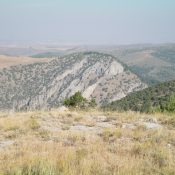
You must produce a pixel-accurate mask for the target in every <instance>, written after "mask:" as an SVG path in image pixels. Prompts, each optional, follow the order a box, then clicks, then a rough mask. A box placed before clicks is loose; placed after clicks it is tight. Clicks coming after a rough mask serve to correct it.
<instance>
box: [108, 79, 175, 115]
mask: <svg viewBox="0 0 175 175" xmlns="http://www.w3.org/2000/svg"><path fill="white" fill-rule="evenodd" d="M174 94H175V81H169V82H166V83H162V84H159V85H156V86H153V87H149V88H146V89H144V90H141V91H138V92H134V93H131V94H130V95H128V96H127V97H125V98H123V99H121V100H119V101H115V102H112V103H111V104H109V105H108V106H106V107H107V108H110V109H112V110H133V111H140V112H150V111H152V110H160V111H165V110H170V109H169V108H170V106H171V105H172V103H173V100H174ZM174 106H175V105H174ZM171 110H173V109H171Z"/></svg>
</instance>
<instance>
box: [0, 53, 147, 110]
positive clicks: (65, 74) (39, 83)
mask: <svg viewBox="0 0 175 175" xmlns="http://www.w3.org/2000/svg"><path fill="white" fill-rule="evenodd" d="M145 87H146V85H145V84H143V83H142V82H141V80H140V79H139V78H138V77H137V76H136V75H134V74H133V73H131V72H130V71H129V70H125V68H124V67H123V66H122V65H121V64H120V63H119V62H117V60H116V58H115V57H113V56H110V55H106V54H100V53H95V52H86V53H75V54H71V55H68V56H64V57H59V58H56V59H54V60H52V61H51V62H49V63H35V64H30V65H19V66H14V67H11V68H9V69H3V70H0V109H1V110H5V109H16V110H33V109H40V108H51V107H57V106H59V105H61V104H62V102H63V100H64V99H65V98H66V97H68V96H70V95H73V94H74V93H75V92H77V91H81V92H82V94H83V96H84V97H86V98H88V99H90V98H92V97H94V98H96V101H97V103H98V104H99V105H101V104H104V103H108V102H111V101H114V100H117V99H121V98H123V97H125V96H126V95H127V94H128V93H130V92H133V91H137V90H140V89H143V88H145Z"/></svg>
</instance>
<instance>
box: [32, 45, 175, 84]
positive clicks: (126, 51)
mask: <svg viewBox="0 0 175 175" xmlns="http://www.w3.org/2000/svg"><path fill="white" fill-rule="evenodd" d="M89 50H91V51H98V52H102V53H107V54H111V55H113V56H115V57H116V58H118V60H120V62H122V63H123V64H125V65H127V66H128V68H129V69H130V70H132V71H133V72H134V73H135V74H137V75H138V76H139V77H141V78H142V80H143V81H145V82H146V83H147V84H149V85H150V86H152V85H155V84H159V83H161V82H165V81H170V80H174V77H175V44H138V45H128V46H127V45H126V46H80V47H77V48H73V49H69V50H66V51H65V50H64V51H59V52H45V53H41V54H37V55H34V57H39V58H41V57H56V56H60V55H65V54H70V53H73V52H79V51H89Z"/></svg>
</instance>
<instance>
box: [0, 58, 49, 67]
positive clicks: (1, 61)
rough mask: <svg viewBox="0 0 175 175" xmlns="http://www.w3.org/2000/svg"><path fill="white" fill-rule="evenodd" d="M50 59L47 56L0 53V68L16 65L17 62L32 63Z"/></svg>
mask: <svg viewBox="0 0 175 175" xmlns="http://www.w3.org/2000/svg"><path fill="white" fill-rule="evenodd" d="M48 61H50V59H49V58H40V59H38V58H32V57H24V56H22V57H12V56H5V55H0V69H3V68H8V67H10V66H16V65H19V64H22V65H24V64H33V63H38V62H48Z"/></svg>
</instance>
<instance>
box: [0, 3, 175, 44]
mask: <svg viewBox="0 0 175 175" xmlns="http://www.w3.org/2000/svg"><path fill="white" fill-rule="evenodd" d="M0 41H1V42H2V41H9V42H11V41H12V42H50V43H52V42H55V43H60V44H62V43H63V44H65V43H75V44H132V43H160V42H175V0H0Z"/></svg>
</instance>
